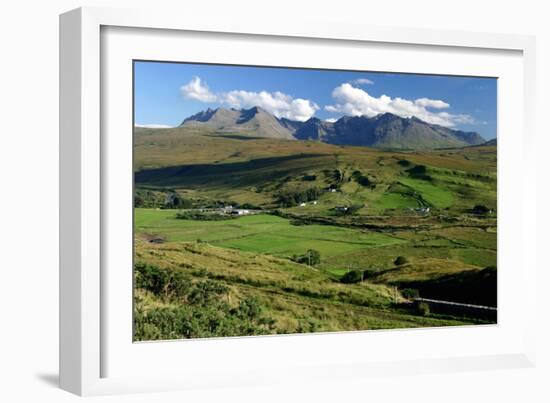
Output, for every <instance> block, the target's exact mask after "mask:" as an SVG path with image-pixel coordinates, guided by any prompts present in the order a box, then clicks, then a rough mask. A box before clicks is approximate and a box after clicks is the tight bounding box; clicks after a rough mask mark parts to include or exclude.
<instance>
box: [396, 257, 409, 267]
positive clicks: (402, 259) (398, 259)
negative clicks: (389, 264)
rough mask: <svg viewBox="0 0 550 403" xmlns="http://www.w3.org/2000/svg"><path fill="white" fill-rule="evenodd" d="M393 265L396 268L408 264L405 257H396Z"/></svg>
mask: <svg viewBox="0 0 550 403" xmlns="http://www.w3.org/2000/svg"><path fill="white" fill-rule="evenodd" d="M393 263H394V264H395V265H396V266H401V265H404V264H407V263H409V261H408V259H407V258H406V257H405V256H397V257H396V258H395V260H394V261H393Z"/></svg>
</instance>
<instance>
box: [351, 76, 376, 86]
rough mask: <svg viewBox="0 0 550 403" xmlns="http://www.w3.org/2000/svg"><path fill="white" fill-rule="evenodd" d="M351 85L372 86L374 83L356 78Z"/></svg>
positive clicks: (363, 78)
mask: <svg viewBox="0 0 550 403" xmlns="http://www.w3.org/2000/svg"><path fill="white" fill-rule="evenodd" d="M351 83H352V84H357V85H365V84H374V81H372V80H369V79H368V78H365V77H362V78H357V79H355V80H353V81H352V82H351Z"/></svg>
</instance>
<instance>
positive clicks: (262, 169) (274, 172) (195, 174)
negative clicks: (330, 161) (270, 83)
mask: <svg viewBox="0 0 550 403" xmlns="http://www.w3.org/2000/svg"><path fill="white" fill-rule="evenodd" d="M319 157H321V161H319V164H320V165H321V166H322V165H323V164H325V165H326V160H325V159H326V158H330V157H329V156H327V155H326V154H297V155H287V156H281V157H269V158H259V159H254V160H250V161H244V162H233V163H224V164H193V165H179V166H173V167H166V168H155V169H145V170H142V171H138V172H136V173H135V182H136V184H137V185H140V184H142V185H151V186H199V185H209V186H212V185H217V186H224V185H225V186H230V187H240V186H251V185H254V184H257V183H265V182H269V181H276V180H281V179H283V178H285V177H287V176H288V175H290V174H292V173H294V172H301V171H303V170H304V169H309V168H311V167H312V165H316V164H315V162H313V160H314V159H315V158H319Z"/></svg>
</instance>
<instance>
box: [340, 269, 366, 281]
mask: <svg viewBox="0 0 550 403" xmlns="http://www.w3.org/2000/svg"><path fill="white" fill-rule="evenodd" d="M361 281H363V272H362V271H361V270H350V271H348V272H347V273H346V274H344V275H343V276H342V277H341V278H340V282H341V283H344V284H355V283H360V282H361Z"/></svg>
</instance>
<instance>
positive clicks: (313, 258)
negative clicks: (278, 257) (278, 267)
mask: <svg viewBox="0 0 550 403" xmlns="http://www.w3.org/2000/svg"><path fill="white" fill-rule="evenodd" d="M291 260H292V261H294V262H296V263H301V264H307V265H309V266H315V265H318V264H319V263H321V254H320V253H319V252H318V251H316V250H314V249H308V251H307V252H306V253H305V254H303V255H299V256H298V255H294V256H292V258H291Z"/></svg>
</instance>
